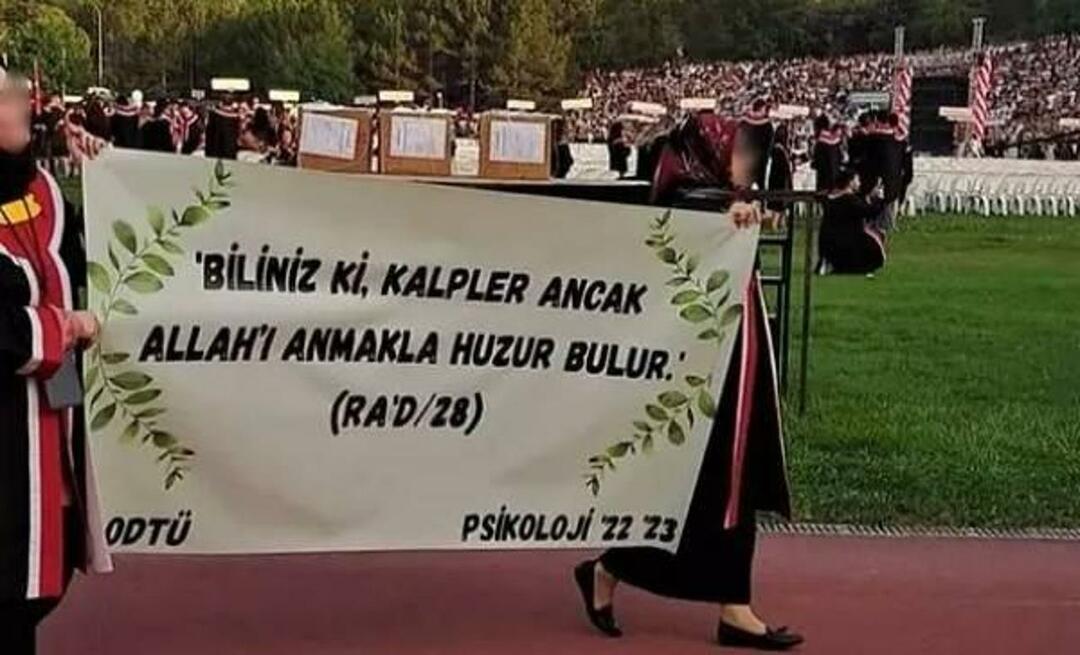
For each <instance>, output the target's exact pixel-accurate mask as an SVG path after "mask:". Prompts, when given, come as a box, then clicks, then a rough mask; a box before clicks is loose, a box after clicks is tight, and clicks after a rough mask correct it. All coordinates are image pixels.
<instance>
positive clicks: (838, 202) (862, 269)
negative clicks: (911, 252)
mask: <svg viewBox="0 0 1080 655" xmlns="http://www.w3.org/2000/svg"><path fill="white" fill-rule="evenodd" d="M880 211H881V204H880V203H869V202H867V201H865V200H864V199H862V198H861V197H859V196H857V195H855V194H854V193H847V194H844V195H842V196H838V197H835V198H830V199H829V200H828V202H826V203H825V215H824V217H823V218H822V222H821V232H820V233H819V234H818V253H819V255H820V257H821V259H822V261H823V262H827V263H828V265H829V267H830V268H831V270H832V272H834V273H851V274H866V273H872V272H874V271H876V270H878V269H879V268H881V267H882V266H883V265H884V264H885V244H884V241H883V239H882V238H881V235H880V234H878V233H877V232H876V231H875V230H874V229H873V228H871V227H869V226H868V225H867V223H868V221H869V220H870V219H871V218H872V217H873V216H876V215H877V214H878V213H880Z"/></svg>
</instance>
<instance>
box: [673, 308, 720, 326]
mask: <svg viewBox="0 0 1080 655" xmlns="http://www.w3.org/2000/svg"><path fill="white" fill-rule="evenodd" d="M679 316H681V317H683V318H684V319H686V320H687V321H690V322H691V323H704V322H705V321H707V320H709V319H710V318H712V312H710V311H709V308H708V307H705V306H704V305H690V306H688V307H684V308H683V310H682V311H681V312H679Z"/></svg>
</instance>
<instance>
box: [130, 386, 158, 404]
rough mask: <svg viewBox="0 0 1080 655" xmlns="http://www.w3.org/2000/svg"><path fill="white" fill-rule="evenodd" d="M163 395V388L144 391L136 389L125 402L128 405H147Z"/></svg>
mask: <svg viewBox="0 0 1080 655" xmlns="http://www.w3.org/2000/svg"><path fill="white" fill-rule="evenodd" d="M160 395H161V389H146V390H144V391H136V392H135V393H133V394H131V395H130V396H128V397H127V398H125V399H124V402H125V403H127V404H128V405H145V404H146V403H148V402H151V401H152V400H154V399H156V398H157V397H158V396H160Z"/></svg>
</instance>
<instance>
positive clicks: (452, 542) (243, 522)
mask: <svg viewBox="0 0 1080 655" xmlns="http://www.w3.org/2000/svg"><path fill="white" fill-rule="evenodd" d="M85 184H86V187H85V189H86V212H87V236H88V239H89V242H88V244H87V250H88V256H89V258H90V260H91V262H90V264H89V271H90V272H89V275H90V278H91V281H92V291H91V295H90V307H91V308H92V309H93V311H95V312H96V313H97V314H98V315H99V317H100V318H101V320H102V336H101V340H100V345H99V346H97V347H95V348H93V349H92V350H90V351H88V352H87V353H86V355H85V357H86V366H87V368H86V370H87V371H88V374H87V399H88V400H87V412H86V413H87V417H88V423H89V428H90V429H91V430H92V432H93V435H94V436H93V438H92V439H90V440H89V441H90V443H91V444H92V445H91V447H92V450H93V461H94V464H95V468H96V470H97V476H96V478H97V480H98V481H99V483H100V491H101V492H102V493H101V496H102V500H103V501H104V509H105V513H106V517H105V528H106V530H105V532H106V537H107V538H108V540H109V542H110V543H111V544H112V545H113V546H114V547H115V548H118V549H122V550H126V551H132V552H147V553H159V554H160V553H190V554H198V553H207V554H212V553H265V552H293V553H299V552H313V551H351V550H398V549H432V548H437V549H508V548H528V549H537V548H597V547H605V546H610V545H616V544H617V545H620V546H643V545H648V546H655V547H658V548H663V549H666V550H668V551H673V550H675V549H676V548H677V547H678V543H679V538H680V532H681V526H682V524H683V521H684V520H685V516H686V513H687V509H688V507H689V501H690V498H691V495H692V493H693V490H694V488H695V486H696V484H697V479H698V471H699V468H700V466H701V463H702V460H703V457H704V453H705V448H706V444H708V442H709V435H710V433H711V429H712V423H713V419H712V413H713V412H714V411H715V406H714V403H713V401H712V400H711V399H712V398H715V397H716V396H717V395H718V394H719V391H720V388H721V387H722V386H723V382H724V380H725V378H726V376H727V367H728V363H729V362H730V361H731V359H732V349H733V346H734V343H735V341H736V334H737V330H738V329H739V324H740V323H741V322H743V321H741V320H740V318H741V317H743V311H742V310H743V304H744V303H745V302H746V301H747V295H746V293H747V289H748V286H749V280H750V273H751V269H752V267H753V262H754V258H755V255H756V251H757V248H756V240H757V231H756V228H746V229H738V228H736V227H735V225H734V223H733V221H732V220H731V218H730V217H728V216H725V215H722V214H716V213H702V212H695V211H690V210H675V211H674V212H665V211H664V210H662V209H659V208H656V207H639V206H631V205H618V204H598V203H595V202H584V201H573V200H564V199H556V198H538V197H528V196H523V195H517V194H509V193H497V192H490V191H478V190H470V189H458V188H449V187H444V186H435V185H425V184H416V183H409V182H393V181H387V180H383V179H377V178H376V179H355V180H349V181H348V182H342V181H341V179H340V178H338V177H335V176H331V175H323V174H318V173H310V172H307V171H302V170H301V171H297V170H286V169H278V168H274V167H269V166H257V165H247V164H240V163H231V162H230V163H227V164H225V163H215V162H212V161H207V160H205V159H197V158H191V157H175V156H168V155H156V154H150V153H141V152H138V151H110V152H106V153H105V154H104V155H103V156H101V157H100V158H98V159H96V160H95V161H94V162H92V163H90V164H89V165H88V166H87V168H86V169H85ZM193 187H194V190H193ZM172 216H176V217H178V218H177V219H176V220H173V219H172V218H171V217H172ZM119 217H124V218H125V219H127V220H121V219H120V218H119ZM646 242H648V243H646ZM132 243H134V244H136V245H135V246H134V247H130V248H129V245H130V244H132ZM165 243H168V247H167V248H166V247H163V246H162V245H161V244H165ZM110 252H111V253H112V255H111V256H110ZM146 253H150V254H152V255H153V257H146V256H145V255H146ZM687 261H693V262H695V266H694V267H693V268H690V269H688V268H687V267H686V265H685V264H684V262H687ZM673 275H677V276H678V277H679V278H680V279H681V278H683V277H685V278H687V280H686V282H685V283H682V284H680V286H678V287H673V286H670V285H669V284H668V282H669V280H671V279H672V276H673ZM706 289H708V290H706ZM674 299H677V300H674ZM673 300H674V302H673ZM703 329H708V334H709V335H710V336H709V337H708V338H701V337H700V336H699V334H701V333H702V330H703ZM703 407H704V409H703ZM691 417H692V418H693V420H691ZM716 520H717V522H718V523H719V522H721V521H723V517H722V516H717V519H716ZM170 528H171V529H170Z"/></svg>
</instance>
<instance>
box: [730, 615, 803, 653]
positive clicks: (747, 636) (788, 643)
mask: <svg viewBox="0 0 1080 655" xmlns="http://www.w3.org/2000/svg"><path fill="white" fill-rule="evenodd" d="M716 640H717V641H718V642H719V643H720V645H721V646H731V647H733V648H753V649H756V650H773V651H777V650H791V649H792V648H795V647H796V646H798V645H799V644H801V643H802V642H803V641H804V639H803V637H802V635H800V634H797V633H795V632H789V631H788V629H787V628H777V629H775V630H774V629H772V628H766V629H765V634H763V635H757V634H754V633H753V632H747V631H746V630H743V629H741V628H736V627H735V626H731V625H728V624H726V623H724V622H723V621H721V622H720V627H719V628H718V629H717V634H716Z"/></svg>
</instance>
